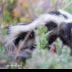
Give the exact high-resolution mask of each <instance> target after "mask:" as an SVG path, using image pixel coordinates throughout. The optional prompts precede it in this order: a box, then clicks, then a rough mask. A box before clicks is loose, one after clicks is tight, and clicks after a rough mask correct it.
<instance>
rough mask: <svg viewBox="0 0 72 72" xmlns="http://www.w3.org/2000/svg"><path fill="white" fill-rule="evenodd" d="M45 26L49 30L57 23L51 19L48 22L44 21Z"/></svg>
mask: <svg viewBox="0 0 72 72" xmlns="http://www.w3.org/2000/svg"><path fill="white" fill-rule="evenodd" d="M45 26H46V27H47V28H48V31H51V30H53V29H54V28H56V27H57V24H56V23H55V22H53V21H50V22H48V23H46V25H45Z"/></svg>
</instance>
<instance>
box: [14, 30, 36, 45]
mask: <svg viewBox="0 0 72 72" xmlns="http://www.w3.org/2000/svg"><path fill="white" fill-rule="evenodd" d="M27 33H28V32H23V33H21V34H20V35H19V36H18V38H17V39H16V40H15V41H14V43H15V45H18V44H19V42H20V41H21V40H23V39H24V38H25V37H26V35H27ZM33 38H35V34H34V31H32V32H31V34H30V35H29V38H28V39H27V40H31V39H33Z"/></svg>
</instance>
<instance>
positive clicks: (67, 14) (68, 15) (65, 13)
mask: <svg viewBox="0 0 72 72" xmlns="http://www.w3.org/2000/svg"><path fill="white" fill-rule="evenodd" d="M58 11H59V12H60V13H61V14H64V15H66V16H67V17H68V19H72V14H70V13H68V12H66V11H64V10H62V9H59V10H58Z"/></svg>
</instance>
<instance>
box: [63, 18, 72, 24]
mask: <svg viewBox="0 0 72 72" xmlns="http://www.w3.org/2000/svg"><path fill="white" fill-rule="evenodd" d="M64 22H65V23H72V19H68V20H65V21H64Z"/></svg>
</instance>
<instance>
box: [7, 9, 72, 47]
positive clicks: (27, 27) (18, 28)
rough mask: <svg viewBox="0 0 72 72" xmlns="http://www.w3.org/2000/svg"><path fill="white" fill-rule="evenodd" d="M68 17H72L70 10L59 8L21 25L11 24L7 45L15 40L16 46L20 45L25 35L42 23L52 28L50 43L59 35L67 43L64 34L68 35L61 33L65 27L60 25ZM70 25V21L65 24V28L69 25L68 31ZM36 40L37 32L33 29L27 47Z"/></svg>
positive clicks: (49, 28)
mask: <svg viewBox="0 0 72 72" xmlns="http://www.w3.org/2000/svg"><path fill="white" fill-rule="evenodd" d="M68 19H72V15H71V14H69V13H68V12H66V11H64V10H58V11H54V12H49V13H46V14H42V15H41V16H39V17H38V18H36V19H35V20H34V21H32V22H30V23H28V24H21V25H19V24H17V25H12V26H9V28H8V32H7V36H6V42H7V44H6V45H9V44H11V42H13V43H14V44H15V46H18V45H20V44H21V42H22V41H23V39H24V38H25V36H26V35H27V33H28V32H29V31H31V30H32V29H35V28H36V27H38V26H40V25H45V26H46V27H47V28H48V30H49V31H51V30H52V33H51V34H50V35H49V37H50V38H49V44H51V43H53V42H54V41H55V40H56V39H57V37H60V39H61V40H62V41H63V43H65V37H64V36H66V35H65V34H63V33H61V30H62V28H63V27H62V28H60V26H61V25H62V23H63V22H64V21H66V20H68ZM70 25H71V24H68V23H67V24H64V28H63V29H65V28H66V27H67V28H66V30H65V32H68V31H67V30H68V28H69V27H70ZM54 31H55V32H54ZM69 32H70V31H69ZM62 36H63V37H62ZM70 36H71V32H70ZM34 42H35V33H34V31H32V32H31V34H30V35H29V38H28V39H27V41H26V43H25V47H28V46H33V44H34ZM29 43H31V44H29ZM70 43H71V42H70ZM28 44H29V45H28ZM66 45H68V44H67V41H66Z"/></svg>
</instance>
